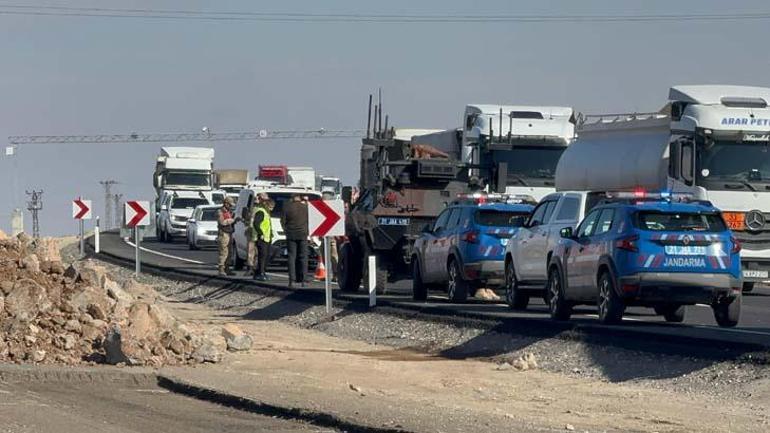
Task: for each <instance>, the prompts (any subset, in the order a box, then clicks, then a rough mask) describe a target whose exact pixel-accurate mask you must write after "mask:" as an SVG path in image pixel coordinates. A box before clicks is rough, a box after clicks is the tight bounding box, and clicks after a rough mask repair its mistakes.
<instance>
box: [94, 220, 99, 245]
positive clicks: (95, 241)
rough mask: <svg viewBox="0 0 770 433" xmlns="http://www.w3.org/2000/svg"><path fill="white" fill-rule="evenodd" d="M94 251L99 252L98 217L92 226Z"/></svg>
mask: <svg viewBox="0 0 770 433" xmlns="http://www.w3.org/2000/svg"><path fill="white" fill-rule="evenodd" d="M94 252H95V253H96V254H99V217H96V225H95V226H94Z"/></svg>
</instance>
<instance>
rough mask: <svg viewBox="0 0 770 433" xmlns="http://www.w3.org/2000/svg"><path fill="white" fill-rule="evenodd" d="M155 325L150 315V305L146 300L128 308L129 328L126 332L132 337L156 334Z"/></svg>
mask: <svg viewBox="0 0 770 433" xmlns="http://www.w3.org/2000/svg"><path fill="white" fill-rule="evenodd" d="M154 331H155V326H154V324H153V321H152V318H151V317H150V306H149V305H147V304H146V303H144V302H137V303H136V304H134V305H132V306H131V308H129V310H128V328H127V329H126V333H127V334H129V335H131V338H136V339H138V338H145V337H147V336H148V335H150V334H151V333H152V334H154V333H155V332H154Z"/></svg>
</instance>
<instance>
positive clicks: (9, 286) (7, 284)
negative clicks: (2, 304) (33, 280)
mask: <svg viewBox="0 0 770 433" xmlns="http://www.w3.org/2000/svg"><path fill="white" fill-rule="evenodd" d="M0 290H2V291H3V294H4V295H8V294H9V293H11V290H13V281H10V280H5V281H0Z"/></svg>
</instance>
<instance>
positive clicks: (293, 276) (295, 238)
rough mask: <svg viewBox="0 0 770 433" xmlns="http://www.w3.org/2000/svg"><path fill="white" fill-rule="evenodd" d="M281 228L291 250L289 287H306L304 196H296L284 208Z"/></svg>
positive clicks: (305, 207)
mask: <svg viewBox="0 0 770 433" xmlns="http://www.w3.org/2000/svg"><path fill="white" fill-rule="evenodd" d="M281 226H282V227H283V232H284V233H285V234H286V243H287V249H288V250H289V251H288V252H289V287H293V285H294V283H300V284H301V285H302V286H303V287H304V285H305V276H306V275H307V248H308V242H307V239H308V228H307V203H305V202H303V201H302V196H301V195H299V194H295V195H293V196H292V197H291V201H289V202H288V203H286V204H285V205H284V207H283V215H282V216H281Z"/></svg>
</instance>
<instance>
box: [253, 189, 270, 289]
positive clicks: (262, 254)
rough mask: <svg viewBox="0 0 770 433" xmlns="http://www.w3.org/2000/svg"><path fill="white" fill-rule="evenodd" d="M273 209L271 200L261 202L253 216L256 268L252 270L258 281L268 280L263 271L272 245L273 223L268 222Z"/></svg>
mask: <svg viewBox="0 0 770 433" xmlns="http://www.w3.org/2000/svg"><path fill="white" fill-rule="evenodd" d="M274 208H275V202H274V201H273V200H270V199H267V200H263V201H261V202H260V203H259V207H258V208H257V210H256V212H255V214H254V222H253V228H254V234H255V235H256V242H257V267H256V269H254V279H255V280H258V281H269V280H270V277H268V276H267V273H266V272H265V269H266V268H267V262H268V260H270V246H271V244H272V243H273V223H272V221H271V220H270V213H271V212H272V211H273V209H274Z"/></svg>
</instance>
